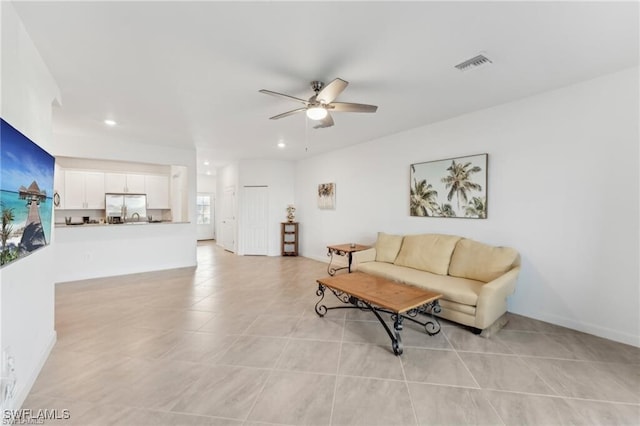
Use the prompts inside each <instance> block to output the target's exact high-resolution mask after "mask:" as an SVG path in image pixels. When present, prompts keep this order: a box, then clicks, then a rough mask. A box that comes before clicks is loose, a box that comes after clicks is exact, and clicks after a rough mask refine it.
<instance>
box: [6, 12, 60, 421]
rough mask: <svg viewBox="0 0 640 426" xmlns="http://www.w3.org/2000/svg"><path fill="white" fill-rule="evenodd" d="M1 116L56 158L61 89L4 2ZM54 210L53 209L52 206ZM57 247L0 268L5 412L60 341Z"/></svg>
mask: <svg viewBox="0 0 640 426" xmlns="http://www.w3.org/2000/svg"><path fill="white" fill-rule="evenodd" d="M0 15H1V16H0V20H1V23H2V24H1V25H0V27H1V33H0V34H1V39H2V40H1V43H0V45H1V48H0V52H1V61H0V62H1V64H2V68H1V71H0V82H1V89H0V94H1V96H0V100H1V104H0V115H1V116H2V118H4V119H5V120H6V121H7V122H8V123H9V124H11V125H12V126H14V127H15V128H17V129H18V130H20V131H21V132H22V133H23V134H25V135H26V136H27V137H29V138H30V139H31V140H33V141H34V142H36V143H37V144H38V145H40V146H41V147H42V148H44V149H45V150H47V151H48V152H49V153H52V154H53V143H52V138H51V104H52V102H54V100H56V99H59V98H60V93H59V90H58V87H57V85H56V83H55V81H54V79H53V77H52V76H51V74H50V73H49V70H48V69H47V67H46V65H45V64H44V62H43V60H42V58H41V57H40V54H39V53H38V51H37V50H36V48H35V46H34V45H33V42H32V41H31V39H30V38H29V35H28V34H27V32H26V31H25V29H24V27H23V25H22V22H21V21H20V19H19V17H18V16H17V14H16V12H15V10H14V8H13V5H12V4H11V3H8V2H4V1H3V2H0ZM51 208H53V206H51ZM54 244H55V232H52V244H50V245H49V246H47V247H45V248H42V249H40V250H38V251H36V252H34V253H32V254H31V255H29V256H27V257H25V258H23V259H21V260H19V261H17V262H15V263H12V264H9V265H7V266H5V267H4V268H2V269H0V348H1V349H2V350H5V349H7V348H10V352H11V355H12V356H13V357H14V358H15V369H16V376H17V379H18V380H17V385H16V389H15V390H16V394H15V397H14V398H13V399H12V400H10V401H9V402H8V403H7V404H6V406H4V407H2V408H3V409H15V408H18V407H20V405H21V404H22V402H23V401H24V398H26V396H27V394H28V392H29V390H30V389H31V386H32V385H33V382H34V381H35V379H36V377H37V375H38V373H39V372H40V369H41V368H42V365H43V364H44V361H45V360H46V358H47V356H48V354H49V351H50V350H51V348H52V346H53V344H54V343H55V340H56V334H55V331H54V328H53V327H54V319H53V308H54V286H53V277H52V274H50V273H49V272H50V271H52V270H53V268H54V267H55V264H54V253H53V250H54V248H53V245H54Z"/></svg>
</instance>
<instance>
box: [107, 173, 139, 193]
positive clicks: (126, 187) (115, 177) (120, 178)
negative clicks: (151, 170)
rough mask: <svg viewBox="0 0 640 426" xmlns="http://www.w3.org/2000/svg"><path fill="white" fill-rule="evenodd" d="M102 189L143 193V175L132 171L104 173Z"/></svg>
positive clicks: (113, 191)
mask: <svg viewBox="0 0 640 426" xmlns="http://www.w3.org/2000/svg"><path fill="white" fill-rule="evenodd" d="M104 190H105V192H106V193H129V194H144V193H145V175H141V174H132V173H105V174H104Z"/></svg>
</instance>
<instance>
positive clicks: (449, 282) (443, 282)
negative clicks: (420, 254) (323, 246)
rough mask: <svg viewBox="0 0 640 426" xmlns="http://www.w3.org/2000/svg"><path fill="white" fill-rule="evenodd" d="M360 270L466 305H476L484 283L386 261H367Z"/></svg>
mask: <svg viewBox="0 0 640 426" xmlns="http://www.w3.org/2000/svg"><path fill="white" fill-rule="evenodd" d="M358 270H359V271H360V272H364V273H367V274H371V275H377V276H379V277H383V278H386V279H388V280H392V281H398V282H401V283H405V284H409V285H413V286H416V287H420V288H424V289H426V290H431V291H435V292H437V293H440V294H442V298H443V299H446V300H451V301H453V302H457V303H461V304H464V305H470V306H476V304H477V303H478V295H479V294H480V290H481V289H482V285H483V284H484V283H482V282H480V281H475V280H469V279H466V278H456V277H449V276H446V275H445V276H443V275H438V274H432V273H431V272H426V271H420V270H418V269H414V268H407V267H405V266H398V265H393V264H391V263H384V262H367V263H363V264H362V265H360V266H359V267H358Z"/></svg>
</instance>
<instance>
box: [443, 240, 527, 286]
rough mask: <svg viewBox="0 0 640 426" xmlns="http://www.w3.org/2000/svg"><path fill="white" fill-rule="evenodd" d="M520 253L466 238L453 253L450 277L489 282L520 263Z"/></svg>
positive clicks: (459, 242)
mask: <svg viewBox="0 0 640 426" xmlns="http://www.w3.org/2000/svg"><path fill="white" fill-rule="evenodd" d="M519 260H520V257H519V255H518V252H517V251H515V250H514V249H512V248H509V247H493V246H489V245H487V244H483V243H479V242H477V241H473V240H469V239H466V238H463V239H461V240H460V241H458V244H457V245H456V249H455V250H454V251H453V256H452V258H451V265H450V266H449V275H451V276H454V277H460V278H469V279H472V280H478V281H482V282H485V283H486V282H489V281H492V280H494V279H496V278H498V277H499V276H500V275H503V274H505V273H506V272H508V271H509V270H510V269H511V268H513V267H514V266H515V265H517V264H518V263H519Z"/></svg>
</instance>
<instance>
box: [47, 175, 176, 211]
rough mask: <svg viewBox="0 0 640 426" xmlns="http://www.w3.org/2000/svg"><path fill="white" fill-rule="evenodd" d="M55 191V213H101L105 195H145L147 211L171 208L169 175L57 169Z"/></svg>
mask: <svg viewBox="0 0 640 426" xmlns="http://www.w3.org/2000/svg"><path fill="white" fill-rule="evenodd" d="M54 181H55V183H54V187H55V188H54V189H55V192H56V193H57V194H58V195H59V197H58V198H59V199H60V202H59V205H56V208H58V209H65V210H83V209H84V210H86V209H91V210H102V209H104V208H105V194H147V209H155V210H167V209H170V208H171V197H170V185H169V183H170V180H169V175H168V174H145V173H121V172H115V171H114V172H112V171H101V170H89V169H82V170H79V169H71V168H69V169H64V168H63V167H58V166H57V167H56V172H55V175H54Z"/></svg>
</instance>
